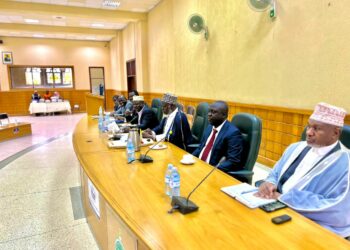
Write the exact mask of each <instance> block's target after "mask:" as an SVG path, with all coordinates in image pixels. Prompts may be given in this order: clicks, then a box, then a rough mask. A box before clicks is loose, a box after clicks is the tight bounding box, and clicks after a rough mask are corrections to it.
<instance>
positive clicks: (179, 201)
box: [169, 157, 225, 214]
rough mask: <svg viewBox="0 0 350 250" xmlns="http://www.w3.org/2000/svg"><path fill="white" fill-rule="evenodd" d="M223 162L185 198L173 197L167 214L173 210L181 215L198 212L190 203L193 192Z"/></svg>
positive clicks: (195, 206) (211, 171)
mask: <svg viewBox="0 0 350 250" xmlns="http://www.w3.org/2000/svg"><path fill="white" fill-rule="evenodd" d="M224 160H225V157H223V158H222V159H221V160H220V162H219V163H218V164H217V165H216V166H215V167H214V168H213V169H212V170H210V172H209V173H208V174H207V175H206V176H205V177H204V178H203V179H202V180H201V181H200V182H199V183H198V184H197V186H196V187H195V188H194V189H193V190H192V191H191V192H190V194H189V195H188V196H187V198H185V197H182V196H173V197H172V199H171V206H172V208H171V209H170V211H169V213H172V212H173V211H174V210H179V212H180V213H182V214H188V213H192V212H195V211H197V210H198V208H199V207H198V206H197V205H196V204H195V203H193V202H192V201H190V197H191V195H192V194H193V192H194V191H196V190H197V188H198V187H199V186H200V185H201V184H202V183H203V182H204V181H205V180H206V179H207V178H208V177H209V176H210V175H211V174H212V173H213V172H214V171H215V170H216V169H217V168H218V167H219V166H220V164H221V163H222V162H223V161H224Z"/></svg>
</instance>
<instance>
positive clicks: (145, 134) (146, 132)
mask: <svg viewBox="0 0 350 250" xmlns="http://www.w3.org/2000/svg"><path fill="white" fill-rule="evenodd" d="M142 137H143V138H152V139H153V133H152V130H151V129H149V128H148V129H146V130H144V131H143V132H142Z"/></svg>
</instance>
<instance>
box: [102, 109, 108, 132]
mask: <svg viewBox="0 0 350 250" xmlns="http://www.w3.org/2000/svg"><path fill="white" fill-rule="evenodd" d="M108 124H109V113H106V115H105V117H104V121H103V131H108Z"/></svg>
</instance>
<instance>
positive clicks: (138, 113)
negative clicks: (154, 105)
mask: <svg viewBox="0 0 350 250" xmlns="http://www.w3.org/2000/svg"><path fill="white" fill-rule="evenodd" d="M144 109H145V105H143V107H142V109H141V110H140V112H137V116H138V117H137V119H138V121H137V125H140V122H141V115H142V112H143V110H144Z"/></svg>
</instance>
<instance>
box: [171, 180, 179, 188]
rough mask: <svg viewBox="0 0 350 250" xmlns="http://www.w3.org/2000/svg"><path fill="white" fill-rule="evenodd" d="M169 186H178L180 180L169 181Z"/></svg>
mask: <svg viewBox="0 0 350 250" xmlns="http://www.w3.org/2000/svg"><path fill="white" fill-rule="evenodd" d="M169 186H170V187H171V188H175V187H180V182H179V181H171V182H170V184H169Z"/></svg>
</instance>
